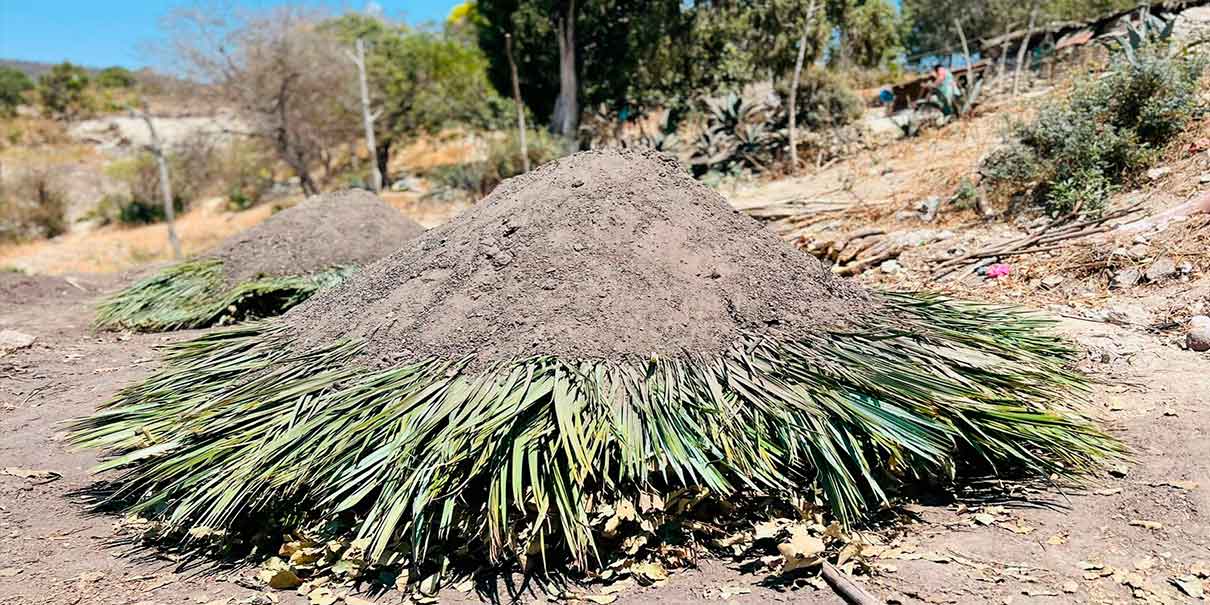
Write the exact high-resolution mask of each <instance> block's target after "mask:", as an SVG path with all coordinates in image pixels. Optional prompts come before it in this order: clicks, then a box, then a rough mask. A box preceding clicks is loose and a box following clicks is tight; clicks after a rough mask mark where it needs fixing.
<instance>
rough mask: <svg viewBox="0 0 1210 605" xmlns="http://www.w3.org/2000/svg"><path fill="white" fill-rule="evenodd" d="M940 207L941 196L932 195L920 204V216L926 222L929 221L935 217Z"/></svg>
mask: <svg viewBox="0 0 1210 605" xmlns="http://www.w3.org/2000/svg"><path fill="white" fill-rule="evenodd" d="M940 209H941V198H939V197H937V196H935V195H934V196H933V197H930V198H928V199H926V200H924V202H922V203H921V204H920V208H919V212H920V218H921V219H922V220H923V221H924V222H926V223H931V222H933V221H934V220H936V219H937V211H938V210H940Z"/></svg>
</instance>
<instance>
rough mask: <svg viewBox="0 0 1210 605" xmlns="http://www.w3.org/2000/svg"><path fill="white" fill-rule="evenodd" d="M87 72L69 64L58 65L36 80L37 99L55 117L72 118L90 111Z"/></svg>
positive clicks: (90, 102)
mask: <svg viewBox="0 0 1210 605" xmlns="http://www.w3.org/2000/svg"><path fill="white" fill-rule="evenodd" d="M88 82H89V78H88V72H87V71H85V70H84V68H83V67H80V66H78V65H72V64H71V63H70V62H64V63H60V64H58V65H56V66H54V67H53V68H51V70H50V71H48V72H46V73H44V74H42V77H40V78H38V97H39V98H40V99H41V101H42V106H43V107H45V108H46V110H47V111H48V112H49V113H50V114H51V115H53V116H55V117H60V118H69V119H70V118H74V117H77V116H79V115H82V114H85V113H87V112H88V111H90V110H91V109H92V99H91V97H89V96H88Z"/></svg>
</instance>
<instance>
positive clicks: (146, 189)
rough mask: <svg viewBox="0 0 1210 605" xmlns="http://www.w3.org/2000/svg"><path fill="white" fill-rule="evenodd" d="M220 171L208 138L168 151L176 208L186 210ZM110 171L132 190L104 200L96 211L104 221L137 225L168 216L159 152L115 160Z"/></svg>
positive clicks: (217, 176) (109, 168)
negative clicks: (158, 158)
mask: <svg viewBox="0 0 1210 605" xmlns="http://www.w3.org/2000/svg"><path fill="white" fill-rule="evenodd" d="M219 172H220V167H219V165H218V159H217V154H216V153H215V150H214V149H213V148H212V147H211V146H210V145H209V143H207V142H206V141H205V139H204V138H200V137H199V138H197V139H192V140H189V141H186V142H184V143H183V144H181V145H178V146H177V147H175V148H174V149H173V151H172V152H170V153H169V154H168V179H169V184H170V185H171V189H172V206H173V208H174V209H175V210H176V212H183V211H184V210H185V209H186V208H188V207H189V205H190V204H191V203H193V202H194V201H195V200H197V199H198V198H199V197H200V196H201V195H202V194H203V193H204V192H205V191H206V190H207V189H209V188H210V187H211V186H212V185H213V184H214V182H215V181H216V180H217V179H218V178H219ZM106 173H107V174H108V175H109V176H110V177H112V178H114V179H117V180H119V181H122V182H123V183H125V184H126V186H127V188H128V190H129V193H128V194H119V195H110V196H106V198H105V199H103V200H102V202H101V203H100V204H99V205H98V208H97V211H96V215H97V216H98V217H100V218H101V220H102V221H103V222H106V223H109V222H119V223H122V224H126V225H137V224H146V223H155V222H159V221H162V220H164V218H165V216H164V203H163V196H162V194H161V193H160V168H159V164H158V162H157V161H156V159H155V156H153V155H152V154H150V153H141V154H139V155H137V156H135V157H133V158H130V159H126V160H121V161H118V162H114V163H113V164H110V165H109V166H108V167H107V168H106Z"/></svg>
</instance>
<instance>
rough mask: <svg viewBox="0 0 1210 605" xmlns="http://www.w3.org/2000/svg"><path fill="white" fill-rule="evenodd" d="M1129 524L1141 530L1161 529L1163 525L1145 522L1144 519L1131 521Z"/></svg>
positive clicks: (1155, 522) (1157, 522)
mask: <svg viewBox="0 0 1210 605" xmlns="http://www.w3.org/2000/svg"><path fill="white" fill-rule="evenodd" d="M1130 524H1131V525H1133V526H1135V527H1141V528H1143V529H1163V528H1164V524H1163V523H1160V522H1159V521H1147V520H1145V519H1131V520H1130Z"/></svg>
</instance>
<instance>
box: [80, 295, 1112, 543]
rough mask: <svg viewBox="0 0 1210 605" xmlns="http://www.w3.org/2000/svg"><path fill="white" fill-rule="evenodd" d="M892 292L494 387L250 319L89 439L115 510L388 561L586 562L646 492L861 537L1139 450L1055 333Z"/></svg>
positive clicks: (90, 423)
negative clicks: (769, 507) (889, 518)
mask: <svg viewBox="0 0 1210 605" xmlns="http://www.w3.org/2000/svg"><path fill="white" fill-rule="evenodd" d="M881 296H883V298H884V299H885V308H886V309H887V311H888V312H887V314H886V316H885V317H874V318H869V319H868V320H865V321H863V322H862V323H861V325H860V326H859V328H857V329H853V330H850V331H847V332H843V333H840V332H836V333H824V334H799V335H795V338H793V339H792V340H791V339H789V338H787V339H786V340H771V339H763V340H759V339H750V340H748V341H746V342H743V343H740V344H739V345H738V346H736V347H735V348H734V349H733V350H731V351H729V352H727V353H726V354H723V355H714V356H700V355H694V354H691V353H686V354H684V355H681V356H677V357H675V358H664V357H651V358H640V357H631V358H627V359H621V360H585V361H581V360H566V359H558V358H555V357H541V356H539V357H531V358H527V359H518V360H513V361H509V362H504V363H496V364H494V365H491V366H489V367H487V368H486V369H482V370H479V371H475V372H471V371H468V369H467V368H468V362H469V359H461V360H440V359H423V360H417V361H415V362H414V363H408V364H405V365H400V366H397V367H392V368H389V369H383V370H368V369H364V368H361V367H358V366H356V365H355V364H354V360H355V358H356V357H357V355H358V353H359V352H360V351H361V350H362V349H363V347H364V343H363V342H357V341H345V342H338V343H332V344H331V345H329V346H326V347H323V348H319V349H315V350H311V351H307V352H305V353H301V354H298V353H293V352H291V346H290V345H291V342H290V338H289V336H288V332H287V330H286V329H285V328H284V326H282V325H281V324H279V323H261V324H251V325H246V326H242V327H236V328H234V329H227V330H223V331H219V332H215V333H212V334H209V335H206V336H203V337H201V338H197V339H195V340H191V341H188V342H184V343H180V344H176V345H172V346H171V347H170V350H169V352H168V354H167V357H166V365H165V367H164V368H163V369H162V370H161V371H160V372H159V373H157V374H155V375H154V376H152V377H151V378H149V379H148V380H146V381H145V382H143V383H141V384H138V385H136V386H133V387H130V388H128V389H126V390H124V391H122V392H121V393H120V394H119V395H118V396H117V397H116V398H115V399H114V400H113V401H112V402H110V403H109V404H108V405H107V406H105V407H104V408H103V409H102V410H100V411H99V412H98V413H96V414H95V415H94V416H92V417H90V418H86V419H83V420H80V421H77V422H76V423H75V425H74V427H73V433H72V437H71V438H72V441H73V442H74V443H75V444H76V445H79V446H85V447H92V448H103V449H105V450H107V451H109V452H112V453H114V455H115V457H113V458H111V459H109V460H108V461H107V462H105V463H104V464H103V465H102V466H101V470H105V469H122V470H123V474H122V476H121V478H120V481H119V482H118V485H120V489H119V490H118V491H117V492H116V493H115V494H114V496H113V501H112V502H116V503H120V504H121V505H122V506H124V507H125V510H126V511H128V512H133V513H138V514H142V515H147V516H151V517H154V518H157V519H159V520H161V521H163V522H165V523H166V524H167V525H168V526H169V527H171V528H175V529H178V530H181V531H184V530H188V529H190V528H194V527H207V528H211V529H231V528H235V527H240V526H246V525H247V524H248V523H249V522H250V521H252V520H257V519H266V518H270V517H272V518H273V519H274V520H273V521H272V523H275V524H279V525H284V526H286V527H297V526H300V525H302V524H306V525H308V526H310V525H316V524H324V523H327V524H329V525H332V523H331V522H333V521H336V520H341V521H343V522H345V523H346V524H347V523H351V524H352V526H353V528H354V530H353V531H354V532H355V533H356V537H358V538H364V539H368V540H369V544H370V546H369V548H368V549H367V552H368V554H369V556H370V557H372V558H373V559H374V560H383V559H385V558H386V557H387V556H388V555H390V554H392V553H402V554H403V555H404V556H406V557H407V558H408V559H409V560H412V561H419V560H424V558H425V557H426V556H427V555H429V554H431V553H432V549H434V548H437V547H439V546H441V545H448V544H456V545H467V544H470V545H471V546H472V547H474V546H475V545H479V546H480V547H486V548H487V549H488V550H489V552H490V553H491V556H492V557H493V558H494V559H503V558H506V557H507V556H508V555H509V553H510V552H523V551H528V552H535V551H537V550H541V551H543V552H544V553H547V551H550V550H551V549H557V550H559V551H560V552H562V553H563V554H564V555H565V556H570V557H572V558H574V560H575V562H576V564H577V565H580V566H585V567H591V566H592V565H593V564H594V561H595V560H596V559H595V555H594V540H593V535H592V532H591V531H590V530H589V524H588V514H589V512H590V511H591V510H592V508H593V506H595V505H596V503H599V502H614V501H616V499H617V498H619V497H632V496H634V495H635V494H637V493H639V492H643V491H649V490H653V491H658V490H665V489H675V488H677V487H680V486H702V487H705V488H708V489H710V490H712V491H714V492H715V493H716V494H720V495H723V496H724V497H725V496H726V495H728V494H734V493H738V492H759V493H765V494H774V495H776V494H786V495H791V494H793V495H809V494H811V493H813V492H814V493H818V494H819V495H820V496H821V497H822V498H823V500H824V501H825V502H826V503H827V504H828V505H829V506H830V507H831V508H832V509H833V510H834V512H835V514H836V515H837V516H838V518H840V519H841V520H843V521H844V522H846V523H852V522H856V521H859V520H860V519H862V517H863V515H865V514H866V513H867V512H868V511H870V510H872V509H874V508H876V507H878V506H879V505H880V504H882V503H884V502H886V501H887V500H888V499H889V498H891V497H892V495H893V492H894V491H895V489H896V488H897V487H899V486H900V485H901V484H903V483H905V482H912V481H918V480H922V479H938V478H940V479H949V478H951V477H952V476H953V475H954V473H955V468H956V466H957V465H958V463H959V461H968V460H970V459H974V458H981V459H982V460H984V461H986V462H987V463H990V464H992V465H994V466H995V468H996V469H998V470H1000V471H1002V472H1009V471H1011V472H1014V473H1020V472H1024V473H1026V474H1034V475H1037V474H1041V475H1049V474H1052V473H1053V474H1058V475H1060V476H1063V477H1075V476H1079V475H1081V474H1084V473H1086V472H1089V471H1092V470H1094V469H1095V468H1096V467H1097V466H1098V464H1099V463H1100V462H1101V461H1103V460H1104V459H1113V458H1118V457H1120V456H1121V455H1122V449H1121V447H1120V446H1119V444H1118V443H1117V442H1116V441H1115V440H1113V439H1112V438H1110V437H1107V436H1106V435H1105V434H1104V433H1102V432H1100V431H1099V430H1098V429H1097V428H1095V427H1094V426H1093V424H1092V422H1091V421H1090V419H1089V418H1088V417H1087V416H1086V415H1085V414H1084V413H1083V412H1082V411H1081V409H1082V407H1083V404H1082V401H1083V398H1084V396H1085V395H1086V392H1087V387H1086V383H1085V380H1084V379H1083V378H1082V377H1081V376H1080V375H1078V374H1076V373H1073V372H1071V371H1069V370H1068V369H1066V367H1067V366H1068V365H1069V362H1070V361H1071V359H1072V357H1073V354H1074V353H1073V351H1072V350H1071V349H1070V348H1068V347H1067V346H1066V345H1065V344H1064V343H1063V342H1062V341H1061V340H1057V339H1056V338H1054V337H1052V336H1050V335H1048V334H1047V333H1046V332H1045V330H1044V329H1043V328H1044V327H1045V324H1046V323H1047V322H1045V321H1043V320H1039V319H1035V318H1032V317H1030V316H1027V315H1024V314H1022V313H1020V312H1018V311H1014V310H1012V309H1004V308H997V307H989V306H976V305H970V304H962V303H956V302H952V301H947V300H943V299H940V298H934V297H928V296H919V295H902V294H884V295H881ZM815 490H817V492H816V491H815ZM257 523H259V521H257ZM346 526H347V525H346Z"/></svg>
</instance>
